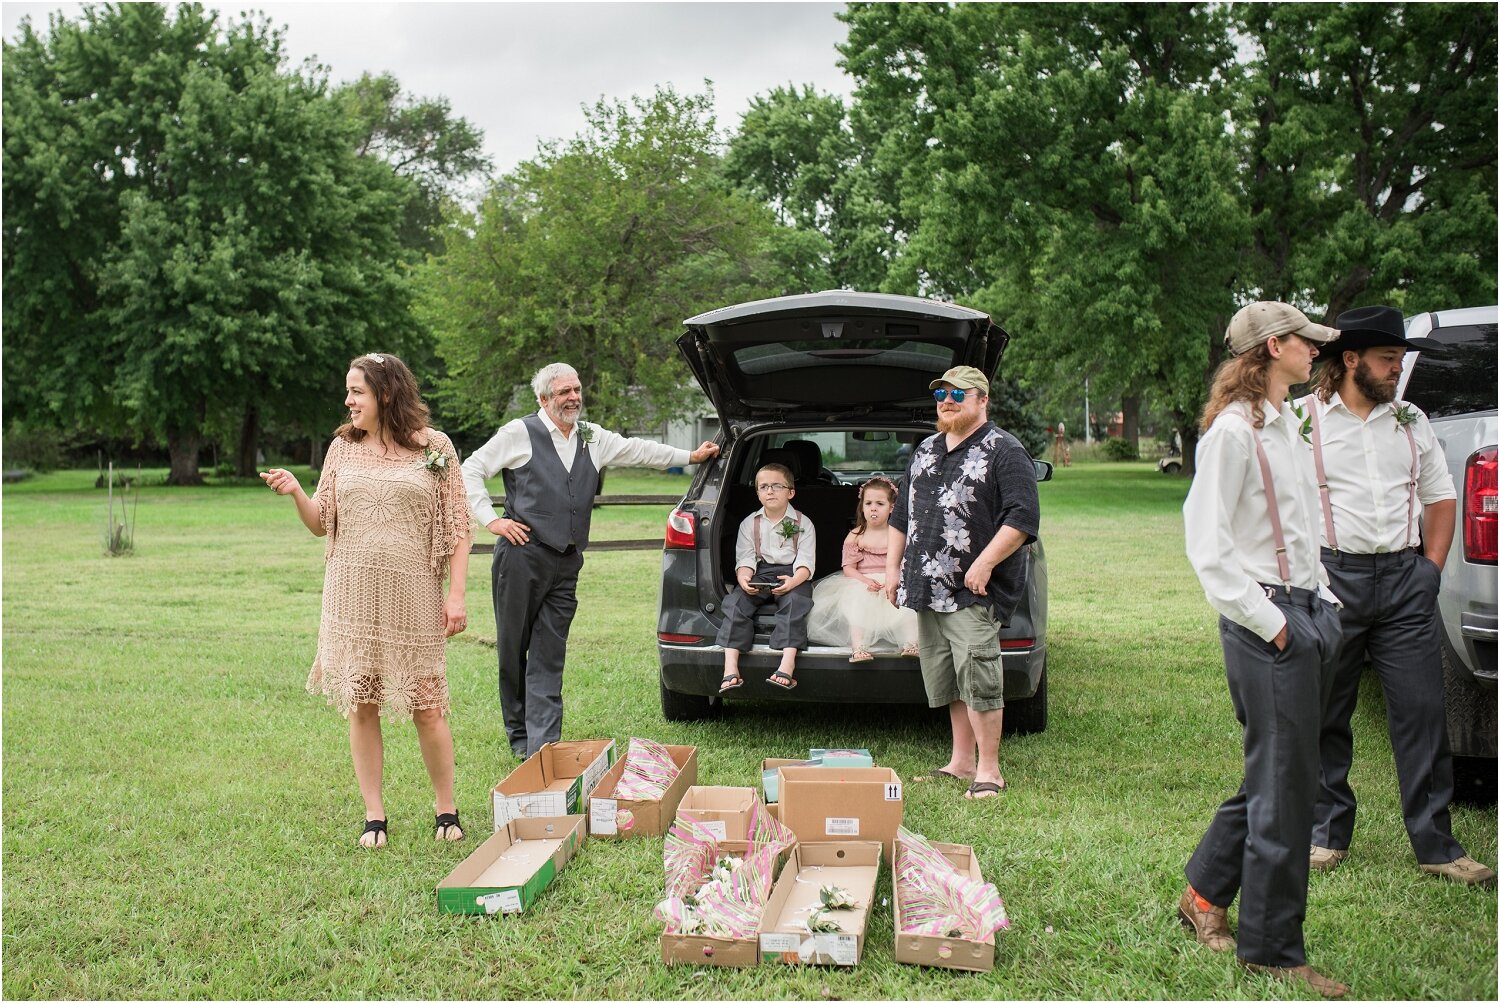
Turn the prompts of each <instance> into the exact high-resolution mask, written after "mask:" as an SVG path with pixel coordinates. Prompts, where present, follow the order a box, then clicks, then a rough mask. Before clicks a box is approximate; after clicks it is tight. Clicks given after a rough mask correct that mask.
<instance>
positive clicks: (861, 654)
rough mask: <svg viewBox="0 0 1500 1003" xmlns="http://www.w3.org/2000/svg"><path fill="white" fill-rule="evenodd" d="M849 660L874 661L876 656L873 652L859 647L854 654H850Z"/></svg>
mask: <svg viewBox="0 0 1500 1003" xmlns="http://www.w3.org/2000/svg"><path fill="white" fill-rule="evenodd" d="M849 661H851V662H873V661H875V656H874V655H872V654H870V653H869V652H868V651H865V650H864V649H863V648H857V649H855V652H854V654H852V655H850V656H849Z"/></svg>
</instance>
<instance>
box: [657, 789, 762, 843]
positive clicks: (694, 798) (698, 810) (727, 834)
mask: <svg viewBox="0 0 1500 1003" xmlns="http://www.w3.org/2000/svg"><path fill="white" fill-rule="evenodd" d="M758 800H759V798H758V797H757V796H756V794H755V788H753V787H689V788H688V789H687V792H686V793H685V794H683V795H682V801H681V803H679V804H678V805H677V814H678V815H679V816H687V817H690V818H693V819H695V820H697V821H698V822H700V823H702V825H703V827H704V828H706V829H707V830H708V831H710V832H712V833H713V834H714V838H716V839H718V840H719V841H720V842H722V841H724V840H730V839H732V840H745V839H749V838H750V813H751V812H753V811H754V810H755V805H756V802H757V801H758Z"/></svg>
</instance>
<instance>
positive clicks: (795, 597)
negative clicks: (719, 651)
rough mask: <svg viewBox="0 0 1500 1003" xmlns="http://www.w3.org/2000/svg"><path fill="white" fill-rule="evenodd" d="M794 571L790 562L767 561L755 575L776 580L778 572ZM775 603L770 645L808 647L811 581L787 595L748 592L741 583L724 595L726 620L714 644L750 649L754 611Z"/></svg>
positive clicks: (741, 649) (811, 602) (775, 647)
mask: <svg viewBox="0 0 1500 1003" xmlns="http://www.w3.org/2000/svg"><path fill="white" fill-rule="evenodd" d="M790 574H792V565H790V564H765V563H762V564H760V565H758V566H757V568H756V571H755V578H756V579H758V580H761V581H768V582H773V581H776V576H777V575H790ZM772 602H773V603H775V604H776V622H775V624H774V625H773V626H772V628H771V642H770V643H771V647H772V648H774V649H775V650H777V651H781V650H782V649H784V648H796V649H797V650H798V651H801V650H802V649H804V648H806V647H807V618H808V616H810V615H811V614H812V608H813V601H812V582H811V581H806V582H803V583H802V584H801V585H798V586H797V587H796V588H794V589H792V591H790V592H788V593H787V594H786V595H781V596H777V595H772V594H771V593H770V592H757V593H756V594H755V595H753V596H752V595H746V594H745V590H744V589H742V588H740V587H739V585H738V584H736V585H735V587H734V588H733V589H731V590H730V592H729V595H727V596H725V597H724V605H723V607H722V609H723V610H724V622H723V623H722V624H720V625H719V633H718V635H717V636H715V638H714V643H715V644H718V645H719V646H721V647H725V648H734V649H735V650H737V651H749V650H750V648H751V647H752V646H753V645H754V644H755V612H756V610H758V609H760V608H761V607H762V606H764V605H765V604H766V603H772Z"/></svg>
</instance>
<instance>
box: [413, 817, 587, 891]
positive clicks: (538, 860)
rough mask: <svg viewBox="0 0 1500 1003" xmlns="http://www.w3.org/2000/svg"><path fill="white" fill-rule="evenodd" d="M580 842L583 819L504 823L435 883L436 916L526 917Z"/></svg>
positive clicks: (562, 818) (529, 820) (527, 819)
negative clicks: (509, 915)
mask: <svg viewBox="0 0 1500 1003" xmlns="http://www.w3.org/2000/svg"><path fill="white" fill-rule="evenodd" d="M583 837H584V818H583V816H582V815H569V816H562V817H558V818H523V819H517V820H515V821H513V822H508V823H506V824H505V825H504V826H503V827H502V828H501V829H500V830H499V831H498V832H496V833H495V834H494V835H492V836H490V838H489V839H487V840H485V841H484V842H483V843H481V844H479V846H478V848H477V849H475V850H474V852H473V853H471V854H469V856H468V857H466V858H465V859H464V860H463V861H462V862H461V863H460V864H459V865H458V866H457V867H455V868H454V869H453V870H452V872H451V873H449V875H448V876H447V877H446V878H444V879H443V880H442V881H441V882H439V883H438V886H437V902H438V911H439V912H450V913H464V914H469V915H490V914H494V913H519V912H525V911H526V910H527V909H528V908H530V907H531V905H532V903H533V902H535V901H536V899H537V896H538V895H540V894H541V893H542V890H543V889H544V888H546V887H547V886H548V885H550V884H551V883H552V882H553V880H555V879H556V877H557V875H558V874H559V873H561V872H562V869H563V868H564V867H566V866H567V865H568V861H569V860H571V859H572V858H573V854H574V853H576V852H577V851H578V847H579V846H580V845H581V844H582V842H583Z"/></svg>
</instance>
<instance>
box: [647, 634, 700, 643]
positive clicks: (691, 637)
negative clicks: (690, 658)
mask: <svg viewBox="0 0 1500 1003" xmlns="http://www.w3.org/2000/svg"><path fill="white" fill-rule="evenodd" d="M656 639H657V640H658V641H668V642H670V643H672V644H697V643H698V642H699V641H701V640H703V635H701V634H666V633H658V634H657V635H656Z"/></svg>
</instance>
